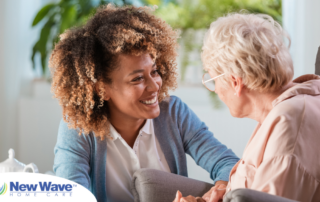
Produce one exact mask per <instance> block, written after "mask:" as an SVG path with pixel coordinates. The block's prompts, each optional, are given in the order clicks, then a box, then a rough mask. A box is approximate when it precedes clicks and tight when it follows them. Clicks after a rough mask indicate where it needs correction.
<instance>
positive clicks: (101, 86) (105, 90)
mask: <svg viewBox="0 0 320 202" xmlns="http://www.w3.org/2000/svg"><path fill="white" fill-rule="evenodd" d="M95 90H96V92H97V94H98V95H99V97H103V99H104V100H105V101H108V100H109V99H110V90H109V86H108V85H107V84H105V83H103V82H102V81H98V82H97V83H96V85H95Z"/></svg>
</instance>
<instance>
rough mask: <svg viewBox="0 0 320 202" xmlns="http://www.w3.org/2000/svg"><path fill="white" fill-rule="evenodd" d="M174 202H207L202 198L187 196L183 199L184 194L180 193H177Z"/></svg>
mask: <svg viewBox="0 0 320 202" xmlns="http://www.w3.org/2000/svg"><path fill="white" fill-rule="evenodd" d="M173 202H206V201H205V200H203V199H202V198H201V197H193V196H187V197H182V194H181V192H180V191H177V194H176V198H175V199H174V201H173Z"/></svg>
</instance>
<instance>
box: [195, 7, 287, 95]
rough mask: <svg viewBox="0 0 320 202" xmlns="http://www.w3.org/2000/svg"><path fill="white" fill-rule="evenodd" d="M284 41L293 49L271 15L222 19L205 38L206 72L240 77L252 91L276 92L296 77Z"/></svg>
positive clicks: (237, 16)
mask: <svg viewBox="0 0 320 202" xmlns="http://www.w3.org/2000/svg"><path fill="white" fill-rule="evenodd" d="M284 37H286V38H287V39H288V40H289V46H290V37H289V36H288V35H287V34H286V33H285V32H284V31H283V29H282V28H281V25H280V24H279V23H277V22H276V21H274V20H273V19H272V17H271V16H269V15H264V14H245V13H233V14H228V15H227V16H225V17H220V18H218V19H217V20H216V21H215V22H213V23H211V25H210V28H209V30H208V31H207V33H206V35H205V38H204V44H203V47H202V55H201V57H202V62H203V65H204V69H205V70H206V71H208V70H213V71H215V72H216V73H217V74H222V73H225V74H226V75H233V76H239V77H241V78H242V80H243V83H244V85H245V86H246V87H247V88H249V89H251V90H258V91H260V92H272V91H275V90H277V89H279V88H281V87H282V86H284V85H286V84H287V83H288V82H289V81H291V80H292V77H293V64H292V59H291V56H290V53H289V50H288V47H287V46H286V45H285V43H284ZM222 78H223V79H224V81H226V80H227V79H228V77H222Z"/></svg>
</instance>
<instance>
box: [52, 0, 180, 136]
mask: <svg viewBox="0 0 320 202" xmlns="http://www.w3.org/2000/svg"><path fill="white" fill-rule="evenodd" d="M152 11H153V9H152V8H149V7H139V8H137V7H133V6H130V7H129V6H126V7H115V6H113V5H111V4H109V5H107V6H103V7H101V8H99V9H98V11H97V13H96V14H95V15H94V16H93V17H92V18H91V19H90V20H89V21H88V22H87V24H86V25H84V26H82V27H78V28H73V29H70V30H68V31H66V32H65V33H64V34H62V35H61V36H60V41H59V42H58V43H57V44H56V46H55V48H54V50H53V52H52V55H51V57H50V61H49V65H50V70H51V74H52V79H53V80H52V92H53V93H54V96H55V97H56V98H57V99H58V100H59V103H60V105H61V106H62V109H63V119H64V121H66V122H67V123H68V126H69V128H74V129H77V130H79V134H81V133H84V134H89V133H90V132H94V134H95V135H96V136H98V137H100V138H101V139H102V140H103V139H104V138H105V137H108V138H110V134H109V122H108V117H109V113H108V112H109V110H108V104H107V101H105V100H104V97H103V89H100V92H97V91H96V88H95V85H96V83H97V82H104V83H105V84H110V83H112V78H111V77H110V74H111V73H112V71H114V70H115V69H116V68H117V62H118V61H117V56H118V55H119V54H131V55H141V54H145V53H149V54H150V55H151V57H152V58H153V59H154V60H155V62H156V65H157V68H158V70H159V74H160V76H161V78H162V83H163V85H162V87H161V89H160V93H159V103H160V102H161V101H162V100H163V99H164V98H165V97H167V96H169V94H168V91H169V90H174V89H175V88H176V87H177V64H176V56H177V53H176V50H177V38H178V34H177V32H176V31H174V30H173V29H172V28H171V27H170V26H169V25H168V24H167V23H166V22H165V21H163V20H161V19H159V18H157V17H155V16H154V15H153V14H152Z"/></svg>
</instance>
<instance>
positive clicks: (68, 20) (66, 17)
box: [60, 5, 77, 33]
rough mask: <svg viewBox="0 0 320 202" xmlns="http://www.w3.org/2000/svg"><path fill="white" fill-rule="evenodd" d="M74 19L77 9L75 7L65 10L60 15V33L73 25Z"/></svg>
mask: <svg viewBox="0 0 320 202" xmlns="http://www.w3.org/2000/svg"><path fill="white" fill-rule="evenodd" d="M76 17H77V9H76V6H75V5H73V6H70V7H68V8H66V9H65V10H64V11H63V13H62V14H61V24H60V33H63V32H64V30H66V29H68V28H70V27H71V26H72V25H74V22H75V20H76Z"/></svg>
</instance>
